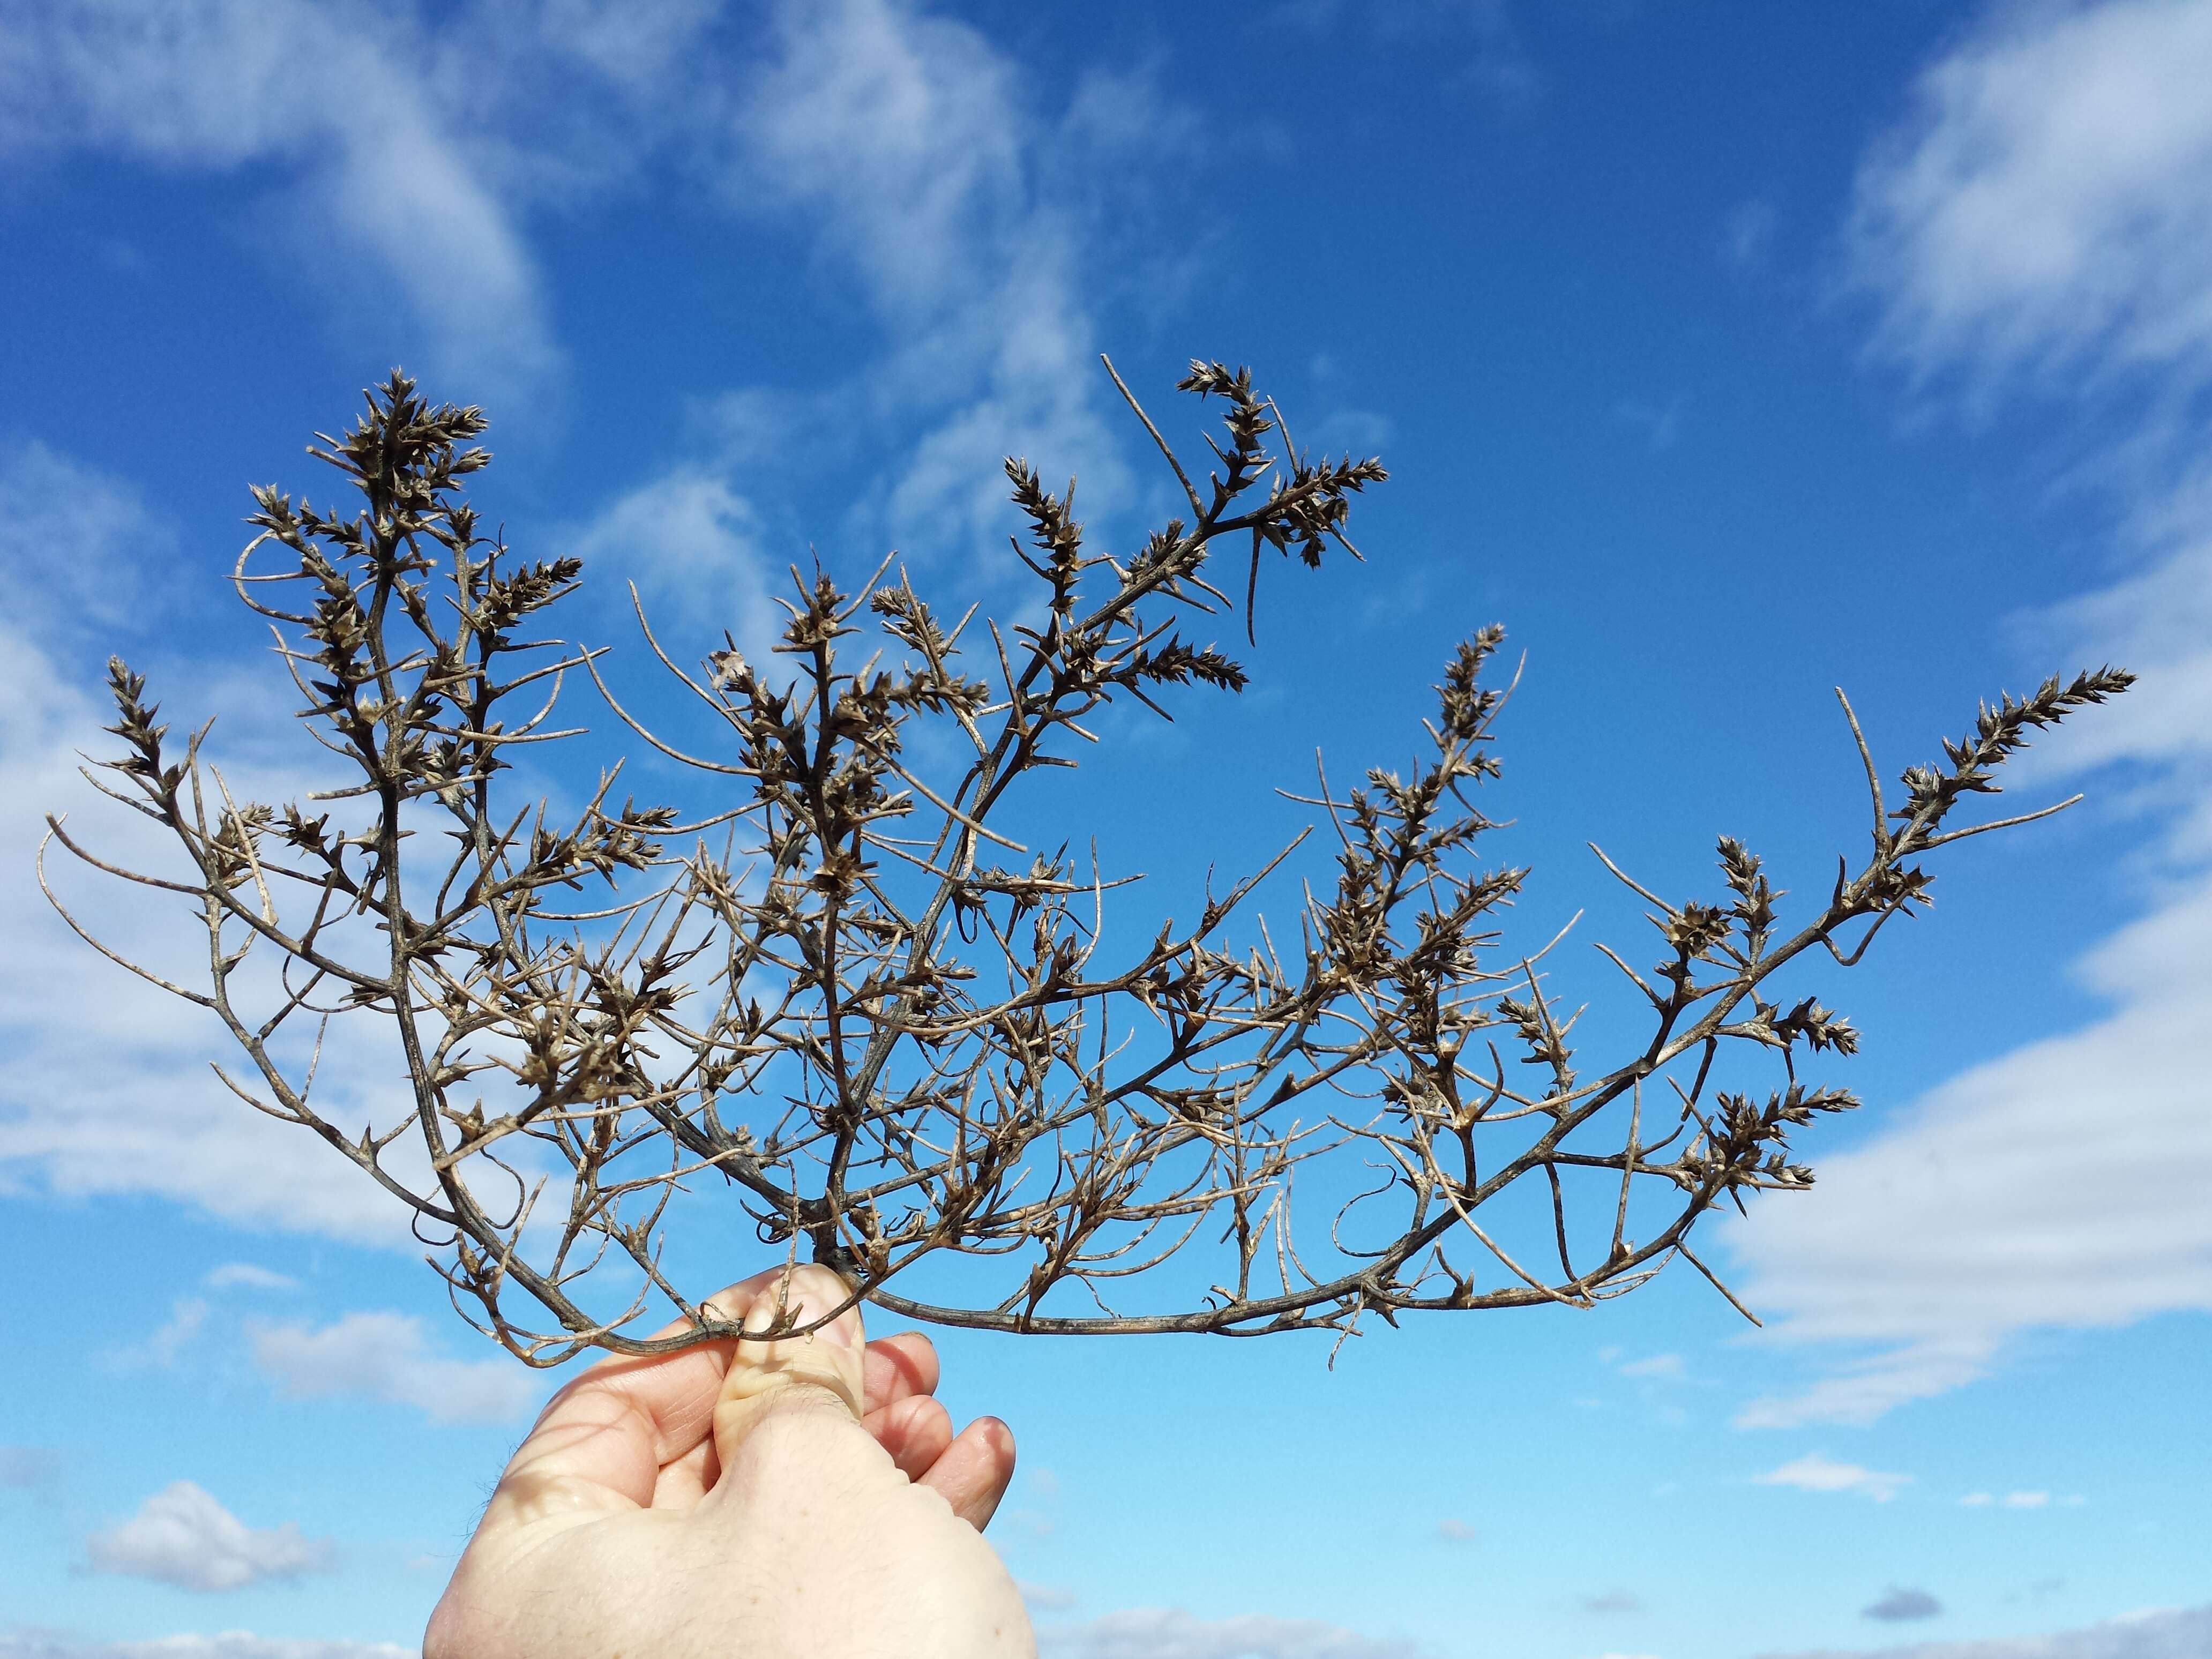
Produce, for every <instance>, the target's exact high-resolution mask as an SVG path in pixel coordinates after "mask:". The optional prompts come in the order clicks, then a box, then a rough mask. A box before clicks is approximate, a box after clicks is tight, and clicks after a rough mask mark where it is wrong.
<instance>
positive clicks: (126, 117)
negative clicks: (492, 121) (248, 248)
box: [0, 0, 555, 384]
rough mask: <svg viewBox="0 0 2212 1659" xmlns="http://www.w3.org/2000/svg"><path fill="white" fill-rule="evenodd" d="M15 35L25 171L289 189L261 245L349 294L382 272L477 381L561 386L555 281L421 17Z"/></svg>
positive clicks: (62, 24) (387, 12)
mask: <svg viewBox="0 0 2212 1659" xmlns="http://www.w3.org/2000/svg"><path fill="white" fill-rule="evenodd" d="M10 29H11V33H13V35H14V41H13V50H12V52H10V53H9V55H8V58H6V59H5V60H0V73H4V74H5V76H6V80H5V82H4V88H0V90H4V95H5V98H6V101H7V102H8V104H9V108H10V120H9V126H10V129H11V130H12V131H11V133H10V136H11V137H13V139H14V141H15V149H17V151H18V153H19V154H22V153H26V152H27V153H33V154H35V153H37V152H40V151H52V150H57V149H76V150H84V151H91V152H94V153H106V154H112V155H123V156H127V157H130V158H131V159H133V160H135V161H141V162H144V163H147V164H150V165H152V166H154V167H160V168H164V169H169V170H174V171H180V172H206V173H238V172H240V170H243V169H247V168H255V169H261V170H264V171H270V170H273V171H274V172H275V173H276V176H278V177H280V178H282V179H284V180H285V182H284V183H283V184H282V185H277V186H276V189H275V191H274V192H273V193H272V194H271V195H270V197H268V198H266V200H265V203H264V208H263V210H262V211H261V213H260V215H259V218H260V220H261V224H260V226H259V228H258V232H257V234H258V235H260V236H264V237H265V236H266V234H267V232H268V231H269V230H270V229H271V228H273V229H276V231H277V232H278V233H279V240H280V244H281V246H283V247H284V248H285V250H286V256H287V258H295V259H297V258H306V259H307V260H309V261H310V262H311V264H313V267H314V268H316V269H318V270H322V271H324V272H325V274H327V275H331V276H335V275H337V273H339V272H341V271H342V270H343V263H342V262H341V263H338V264H333V263H332V262H331V260H330V259H329V258H328V251H329V250H331V248H333V247H335V248H337V249H343V250H344V251H345V252H346V254H347V255H348V256H349V257H351V258H365V259H367V260H368V261H369V262H371V263H372V264H373V265H374V267H375V268H376V269H377V270H380V272H381V274H382V280H383V282H384V283H386V284H388V285H389V286H390V288H391V289H392V290H394V291H396V292H397V293H398V295H401V296H404V301H405V302H406V304H407V305H408V306H409V307H410V308H411V309H412V310H413V311H414V312H415V313H416V314H417V315H418V316H419V317H420V318H421V319H422V322H423V323H424V324H425V325H426V326H427V327H428V329H429V330H430V331H431V334H432V337H433V338H434V340H435V343H436V348H437V349H438V350H439V352H440V354H441V356H442V357H443V358H444V359H445V360H446V361H447V362H448V363H450V364H452V365H453V367H454V368H456V369H458V370H462V371H465V372H468V373H470V374H472V375H477V376H482V377H485V378H489V379H493V380H497V381H499V382H500V383H502V384H517V383H520V384H531V383H535V382H537V381H538V380H542V378H543V377H544V375H545V374H546V373H547V372H548V371H549V370H550V368H551V367H552V363H553V359H554V356H555V353H554V348H553V345H552V342H551V337H550V331H549V327H548V323H547V319H546V310H545V301H544V285H543V283H542V280H541V278H540V276H539V273H538V269H537V265H536V263H535V262H534V260H533V259H532V257H531V255H530V252H529V250H528V248H527V246H526V241H525V239H524V237H523V234H522V232H521V229H520V225H519V223H518V222H517V217H516V215H515V213H514V211H513V207H512V206H511V204H509V202H507V200H505V199H503V198H502V197H501V193H500V192H499V191H496V190H495V188H494V187H493V185H492V184H491V183H490V181H489V180H488V179H486V178H485V177H484V176H483V173H482V172H481V170H480V169H479V168H478V167H477V165H475V164H474V163H473V162H472V161H471V158H470V155H469V150H468V147H467V146H466V145H465V143H463V142H462V134H461V132H460V131H459V130H458V128H457V125H456V123H455V121H454V119H453V114H452V112H451V111H450V110H449V109H448V108H447V106H446V105H447V100H446V99H445V98H444V97H443V96H441V91H442V90H443V89H441V88H440V87H439V86H438V85H437V84H436V83H435V81H434V80H433V79H432V78H431V77H430V76H427V75H426V74H425V73H424V72H423V69H422V59H423V58H424V57H425V56H426V54H427V50H428V43H427V42H426V40H425V39H424V37H423V36H422V33H421V32H420V26H419V25H418V24H417V22H416V20H415V19H414V17H413V16H412V15H411V13H410V12H408V11H406V10H404V9H393V8H390V7H370V6H363V5H351V4H341V5H337V6H324V5H310V4H306V3H301V0H251V3H248V0H208V3H200V4H195V5H188V6H176V5H168V4H163V3H159V0H145V3H128V0H126V3H119V4H111V5H98V6H95V5H87V4H76V5H70V4H64V5H57V6H52V7H43V8H38V9H31V10H27V11H21V12H19V13H18V14H17V15H16V16H15V19H14V20H13V21H11V24H10ZM311 66H312V67H311Z"/></svg>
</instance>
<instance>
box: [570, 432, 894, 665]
mask: <svg viewBox="0 0 2212 1659" xmlns="http://www.w3.org/2000/svg"><path fill="white" fill-rule="evenodd" d="M562 551H564V552H568V553H572V554H574V556H577V557H579V558H580V559H582V560H583V561H584V562H585V568H586V570H588V571H590V572H591V573H592V581H593V591H595V592H596V593H597V596H598V602H599V617H598V618H597V623H598V626H599V629H601V630H602V634H603V636H602V637H598V638H595V639H594V640H593V641H592V643H594V644H603V643H605V636H608V635H611V634H612V633H613V632H614V631H615V625H616V624H617V623H628V622H629V621H630V619H629V617H625V616H623V615H622V611H621V610H617V605H620V606H621V607H622V609H623V610H626V609H627V596H626V595H624V594H623V587H622V584H623V582H624V581H632V582H635V583H636V584H637V587H638V591H639V593H640V596H641V598H642V599H644V600H645V601H646V614H647V618H648V619H649V620H651V621H652V622H653V626H654V628H655V630H656V633H657V634H659V637H661V638H662V639H663V640H664V642H665V643H667V644H668V646H669V649H670V653H671V656H673V657H674V658H675V659H676V660H677V661H678V662H679V663H680V662H682V661H683V660H684V658H683V656H682V654H681V653H680V651H679V650H678V647H677V646H676V644H675V642H674V641H671V640H670V639H669V636H668V635H667V634H665V633H660V630H661V629H664V628H670V627H680V626H681V625H682V619H684V618H689V619H690V621H691V622H692V623H693V624H694V625H695V626H696V625H702V624H703V625H705V626H708V627H709V628H711V629H716V630H719V629H721V628H724V627H727V628H729V629H731V630H732V633H733V635H735V637H736V639H737V641H738V649H739V650H740V651H742V652H743V653H744V655H745V657H746V659H747V660H749V661H750V662H752V663H755V664H757V665H761V666H763V667H764V668H765V667H768V666H770V665H772V664H773V663H774V660H775V659H773V658H772V657H771V656H770V655H769V651H770V648H771V647H773V646H774V645H775V640H776V635H777V624H778V623H780V622H781V619H782V617H783V614H784V613H783V612H782V611H781V610H779V609H777V608H776V606H775V604H774V603H773V601H772V600H771V599H770V597H769V595H770V592H771V591H772V590H781V591H783V592H785V593H786V595H787V596H788V585H787V582H786V581H785V580H783V579H782V571H781V566H780V565H779V564H777V563H776V562H774V561H773V560H772V558H771V557H770V556H769V554H768V552H767V550H766V549H764V548H763V532H762V526H761V518H760V514H759V513H758V512H757V510H756V508H755V507H754V506H753V504H752V502H751V501H749V500H747V499H746V498H745V497H744V496H743V495H739V494H738V493H737V491H736V490H735V489H732V487H731V486H730V484H729V483H727V482H726V480H724V479H722V478H720V477H714V476H713V475H712V474H710V473H708V472H706V471H702V470H700V469H698V468H696V467H692V466H679V467H677V468H675V469H673V470H671V471H669V472H666V473H665V474H663V475H662V476H661V477H659V478H656V479H654V480H653V481H652V482H651V483H646V484H642V485H640V486H639V487H638V488H636V489H633V490H630V491H629V493H628V494H626V495H622V496H620V497H618V498H617V499H616V500H615V501H612V502H611V503H609V504H608V505H607V506H606V507H604V508H603V509H601V510H600V512H599V513H598V514H597V515H596V516H595V517H593V518H592V520H591V521H590V522H589V523H588V524H586V525H584V526H581V527H580V528H579V529H577V530H575V531H574V532H571V534H570V535H569V536H568V538H567V539H566V540H565V542H564V544H563V547H562ZM786 562H788V561H786ZM862 574H866V573H865V572H863V573H862ZM617 596H622V597H620V598H617ZM656 599H659V600H662V601H665V602H666V603H665V604H663V605H660V606H659V607H656V606H655V605H654V604H653V601H654V600H656ZM633 629H634V624H633ZM624 631H631V630H624ZM679 637H681V636H680V635H679ZM654 671H658V670H657V669H656V670H654ZM617 695H619V694H617Z"/></svg>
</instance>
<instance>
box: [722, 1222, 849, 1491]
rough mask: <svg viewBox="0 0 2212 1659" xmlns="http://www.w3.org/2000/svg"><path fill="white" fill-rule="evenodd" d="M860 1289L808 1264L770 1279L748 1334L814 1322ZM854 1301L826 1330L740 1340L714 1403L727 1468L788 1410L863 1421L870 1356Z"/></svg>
mask: <svg viewBox="0 0 2212 1659" xmlns="http://www.w3.org/2000/svg"><path fill="white" fill-rule="evenodd" d="M852 1294H853V1292H852V1290H851V1288H850V1287H849V1286H848V1285H847V1284H846V1283H845V1281H844V1280H843V1279H840V1278H839V1277H838V1276H837V1275H836V1273H832V1272H831V1271H830V1270H829V1268H827V1267H817V1266H815V1265H812V1264H811V1263H810V1264H806V1265H803V1266H800V1267H793V1269H792V1270H791V1271H790V1272H789V1273H787V1274H785V1275H783V1276H781V1278H778V1279H771V1280H770V1281H769V1283H768V1284H767V1285H765V1286H764V1287H763V1288H762V1289H761V1290H760V1291H758V1292H757V1294H756V1295H755V1297H754V1299H753V1302H752V1305H751V1306H750V1307H749V1308H747V1309H746V1310H744V1315H743V1317H742V1319H741V1321H740V1323H741V1324H742V1326H743V1328H744V1329H745V1330H748V1331H765V1330H768V1329H769V1328H771V1327H772V1326H775V1325H776V1324H779V1323H781V1324H787V1325H800V1326H805V1325H811V1324H813V1323H814V1322H816V1321H817V1320H819V1319H820V1318H821V1317H822V1316H823V1315H824V1314H826V1313H828V1312H829V1310H831V1309H832V1308H835V1307H836V1306H837V1305H838V1304H840V1303H842V1302H845V1301H847V1300H848V1299H849V1298H850V1297H851V1296H852ZM862 1339H863V1332H862V1330H861V1324H860V1309H859V1307H857V1306H854V1307H851V1308H848V1309H847V1310H845V1311H844V1312H843V1313H841V1314H839V1315H838V1316H837V1317H836V1318H835V1319H834V1320H831V1321H830V1322H829V1323H828V1324H827V1325H824V1326H823V1327H822V1328H820V1329H819V1330H817V1331H811V1332H809V1333H808V1334H805V1335H804V1336H785V1337H778V1338H776V1339H775V1340H764V1339H762V1338H757V1337H744V1338H741V1339H740V1340H739V1341H738V1349H737V1352H736V1353H735V1354H733V1355H732V1356H731V1359H730V1369H729V1370H728V1371H727V1372H726V1374H725V1375H724V1376H723V1378H722V1388H721V1393H720V1395H719V1397H718V1398H717V1399H716V1401H715V1402H714V1455H715V1458H716V1461H717V1462H720V1464H721V1466H722V1468H725V1469H727V1468H730V1467H731V1466H732V1463H733V1462H735V1461H736V1458H737V1454H738V1449H739V1448H740V1447H741V1446H743V1445H744V1443H745V1439H746V1437H747V1436H749V1435H750V1434H751V1433H752V1431H753V1430H754V1429H755V1428H756V1427H757V1425H759V1423H760V1422H761V1420H762V1419H763V1418H765V1417H766V1416H767V1415H768V1414H769V1413H771V1412H773V1411H776V1410H779V1409H781V1408H785V1407H797V1408H800V1409H809V1408H811V1409H815V1410H822V1409H828V1410H832V1411H835V1410H838V1409H840V1408H842V1411H843V1412H845V1413H848V1415H849V1416H850V1417H851V1419H852V1420H853V1421H854V1424H856V1425H857V1424H858V1423H859V1421H860V1402H861V1399H862V1395H863V1388H864V1383H863V1378H864V1376H865V1370H864V1366H865V1356H864V1354H863V1341H862Z"/></svg>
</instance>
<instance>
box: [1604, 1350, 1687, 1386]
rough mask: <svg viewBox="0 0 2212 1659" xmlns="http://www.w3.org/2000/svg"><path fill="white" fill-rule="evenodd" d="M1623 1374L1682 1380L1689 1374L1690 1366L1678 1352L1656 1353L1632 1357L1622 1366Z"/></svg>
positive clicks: (1665, 1379)
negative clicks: (1642, 1357) (1646, 1356)
mask: <svg viewBox="0 0 2212 1659" xmlns="http://www.w3.org/2000/svg"><path fill="white" fill-rule="evenodd" d="M1620 1374H1621V1375H1622V1376H1650V1377H1656V1378H1659V1379H1660V1380H1662V1381H1664V1382H1670V1383H1672V1382H1680V1380H1681V1379H1682V1378H1683V1377H1684V1376H1686V1375H1688V1367H1687V1365H1686V1364H1685V1363H1684V1361H1683V1358H1682V1356H1681V1355H1680V1354H1678V1353H1655V1354H1652V1355H1651V1356H1650V1357H1649V1358H1644V1359H1632V1360H1630V1361H1629V1362H1628V1363H1627V1364H1625V1365H1623V1366H1621V1367H1620Z"/></svg>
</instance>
